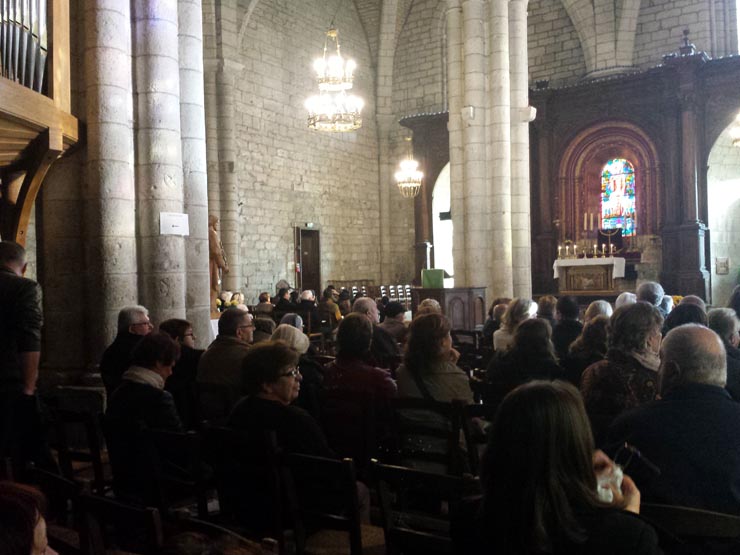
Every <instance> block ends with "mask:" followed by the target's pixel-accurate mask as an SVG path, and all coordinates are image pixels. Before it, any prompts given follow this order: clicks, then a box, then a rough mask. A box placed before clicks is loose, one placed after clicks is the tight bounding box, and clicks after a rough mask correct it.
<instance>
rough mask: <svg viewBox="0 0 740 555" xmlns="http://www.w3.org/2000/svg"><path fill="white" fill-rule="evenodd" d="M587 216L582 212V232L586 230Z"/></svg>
mask: <svg viewBox="0 0 740 555" xmlns="http://www.w3.org/2000/svg"><path fill="white" fill-rule="evenodd" d="M587 216H588V214H586V213H585V212H584V213H583V231H586V229H587V228H586V217H587Z"/></svg>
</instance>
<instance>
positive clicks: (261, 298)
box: [259, 291, 270, 303]
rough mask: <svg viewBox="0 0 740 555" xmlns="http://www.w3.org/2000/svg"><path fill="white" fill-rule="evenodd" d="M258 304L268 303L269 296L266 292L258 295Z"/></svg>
mask: <svg viewBox="0 0 740 555" xmlns="http://www.w3.org/2000/svg"><path fill="white" fill-rule="evenodd" d="M259 302H261V303H269V302H270V294H269V293H268V292H267V291H263V292H262V293H260V296H259Z"/></svg>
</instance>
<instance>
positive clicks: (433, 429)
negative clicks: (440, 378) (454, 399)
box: [389, 398, 467, 476]
mask: <svg viewBox="0 0 740 555" xmlns="http://www.w3.org/2000/svg"><path fill="white" fill-rule="evenodd" d="M391 406H392V428H391V429H392V430H393V431H394V433H395V438H394V442H393V443H394V447H393V451H395V453H394V455H393V456H391V457H389V462H394V463H396V464H402V465H406V466H419V467H422V468H432V467H436V468H439V469H440V472H441V473H444V474H452V475H457V476H459V475H461V474H462V473H463V472H464V471H465V470H466V468H465V466H466V461H465V459H466V457H467V455H466V454H465V452H464V449H463V448H462V447H461V445H460V439H461V434H462V406H463V405H462V404H461V403H441V402H436V401H429V400H426V399H418V398H400V399H393V400H392V401H391Z"/></svg>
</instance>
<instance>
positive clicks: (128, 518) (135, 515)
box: [80, 494, 164, 555]
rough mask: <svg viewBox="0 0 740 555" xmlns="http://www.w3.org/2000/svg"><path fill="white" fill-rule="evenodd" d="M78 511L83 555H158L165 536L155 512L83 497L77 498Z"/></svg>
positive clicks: (96, 497) (118, 502)
mask: <svg viewBox="0 0 740 555" xmlns="http://www.w3.org/2000/svg"><path fill="white" fill-rule="evenodd" d="M80 510H81V513H82V526H81V529H80V540H81V541H80V543H81V545H82V552H83V554H84V555H107V554H108V553H109V549H110V550H123V551H126V552H127V553H137V554H141V555H159V554H160V553H161V550H162V546H163V544H164V535H163V531H162V520H161V518H160V515H159V511H158V510H157V509H154V508H152V507H137V506H134V505H129V504H126V503H121V502H120V501H116V500H114V499H111V498H108V497H102V496H99V495H88V494H84V495H82V496H80Z"/></svg>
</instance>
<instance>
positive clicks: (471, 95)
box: [455, 0, 490, 287]
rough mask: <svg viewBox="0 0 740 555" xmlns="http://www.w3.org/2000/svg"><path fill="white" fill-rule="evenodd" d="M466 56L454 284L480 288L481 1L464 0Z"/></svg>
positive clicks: (483, 205)
mask: <svg viewBox="0 0 740 555" xmlns="http://www.w3.org/2000/svg"><path fill="white" fill-rule="evenodd" d="M462 8H463V29H464V33H463V36H464V42H463V50H464V54H465V63H464V68H465V70H464V74H463V79H464V86H465V88H464V96H463V109H462V124H463V153H464V157H465V165H464V172H465V174H464V183H465V262H466V266H467V272H466V277H467V279H466V280H465V282H463V283H458V282H455V285H462V286H468V287H470V286H477V287H480V286H482V285H485V284H486V283H488V277H489V272H490V267H489V256H488V255H489V250H488V244H487V239H488V218H489V216H490V214H489V198H488V191H487V188H488V186H487V183H486V127H485V122H486V110H485V104H486V98H485V95H486V68H485V62H486V46H485V34H484V9H485V5H484V4H483V2H482V0H464V2H463V4H462Z"/></svg>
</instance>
